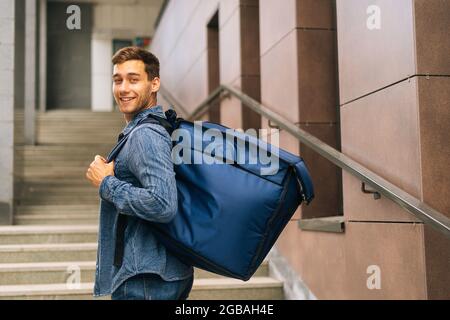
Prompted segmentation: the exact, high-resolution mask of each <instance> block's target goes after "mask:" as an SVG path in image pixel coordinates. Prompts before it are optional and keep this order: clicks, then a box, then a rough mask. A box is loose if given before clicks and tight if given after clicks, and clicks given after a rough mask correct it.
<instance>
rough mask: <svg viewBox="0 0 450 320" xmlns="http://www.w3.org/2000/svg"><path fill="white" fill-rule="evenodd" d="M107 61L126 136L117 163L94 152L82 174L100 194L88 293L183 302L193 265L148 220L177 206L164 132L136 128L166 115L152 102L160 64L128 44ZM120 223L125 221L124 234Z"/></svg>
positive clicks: (166, 216)
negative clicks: (93, 268) (92, 279)
mask: <svg viewBox="0 0 450 320" xmlns="http://www.w3.org/2000/svg"><path fill="white" fill-rule="evenodd" d="M112 62H113V64H114V70H113V93H114V98H115V100H116V102H117V104H118V106H119V109H120V112H122V113H123V115H124V118H125V121H126V123H127V125H126V127H125V129H124V130H123V131H122V133H121V135H120V136H119V138H120V137H123V136H124V135H127V134H129V137H128V141H127V142H126V144H125V146H124V147H123V149H122V150H121V151H120V153H119V154H118V156H117V157H116V159H115V161H113V162H111V163H107V162H106V160H105V159H104V158H103V157H101V156H99V155H97V156H96V157H95V160H94V161H93V162H92V163H91V165H90V167H89V169H88V170H87V173H86V177H87V179H89V180H90V181H91V183H92V184H93V185H94V186H95V187H97V188H99V195H100V198H101V202H100V226H99V235H98V239H99V240H98V241H99V243H98V253H97V266H96V277H95V287H94V296H103V295H108V294H111V297H112V299H113V300H122V299H123V300H128V299H139V300H150V299H152V300H169V299H171V300H172V299H187V297H188V295H189V293H190V291H191V289H192V284H193V268H192V266H188V265H185V264H184V263H182V262H181V261H180V260H178V259H177V257H175V256H173V255H171V254H170V252H168V251H167V250H166V248H165V247H164V246H163V245H162V244H161V243H159V242H158V240H157V239H156V238H155V237H154V235H153V233H152V229H151V228H150V226H149V224H148V223H147V221H153V222H158V223H168V222H170V221H171V220H172V219H173V218H174V216H175V215H176V212H177V207H178V203H177V188H176V183H175V173H174V170H173V163H172V159H171V145H172V142H171V138H170V136H169V134H168V133H167V131H166V130H165V129H164V128H163V127H162V126H159V125H157V124H151V123H146V124H143V125H140V126H139V127H138V128H136V126H137V124H138V123H139V121H141V120H143V119H145V118H146V117H147V116H148V115H149V114H153V115H156V116H160V117H165V115H164V112H163V109H162V107H161V106H159V105H157V92H158V90H159V87H160V78H159V61H158V58H156V57H155V56H154V55H153V54H152V53H150V52H148V51H146V50H143V49H141V48H137V47H127V48H123V49H121V50H119V51H118V52H117V53H116V54H115V55H114V57H113V59H112ZM135 128H136V129H135ZM134 129H135V130H134ZM119 220H122V221H126V223H125V224H121V225H124V226H125V230H124V231H123V232H122V233H120V232H118V230H117V226H118V221H119ZM120 235H122V236H120ZM116 241H119V242H120V243H121V244H122V250H119V251H121V252H116V246H115V245H116ZM118 257H120V258H119V259H118Z"/></svg>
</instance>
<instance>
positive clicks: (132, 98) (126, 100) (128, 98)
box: [120, 97, 136, 103]
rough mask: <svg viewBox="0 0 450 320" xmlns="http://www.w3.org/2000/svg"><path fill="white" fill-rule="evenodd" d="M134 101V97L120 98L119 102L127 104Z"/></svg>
mask: <svg viewBox="0 0 450 320" xmlns="http://www.w3.org/2000/svg"><path fill="white" fill-rule="evenodd" d="M134 99H136V98H135V97H122V98H120V101H122V102H123V103H127V102H130V101H132V100H134Z"/></svg>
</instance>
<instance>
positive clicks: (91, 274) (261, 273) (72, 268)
mask: <svg viewBox="0 0 450 320" xmlns="http://www.w3.org/2000/svg"><path fill="white" fill-rule="evenodd" d="M268 274H269V273H268V263H267V262H265V263H263V264H262V265H261V267H260V268H259V269H258V270H257V271H256V273H255V275H254V277H267V276H268ZM71 275H75V276H77V277H79V279H80V281H81V282H94V280H95V261H67V262H42V263H8V264H0V283H1V284H2V285H20V284H30V285H31V284H52V283H66V281H67V279H68V278H69V277H70V276H71ZM194 277H195V279H217V278H224V277H222V276H219V275H216V274H213V273H210V272H207V271H204V270H200V269H197V268H195V273H194Z"/></svg>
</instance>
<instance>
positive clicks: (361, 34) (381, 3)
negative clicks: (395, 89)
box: [336, 0, 416, 104]
mask: <svg viewBox="0 0 450 320" xmlns="http://www.w3.org/2000/svg"><path fill="white" fill-rule="evenodd" d="M371 5H377V6H378V7H379V9H380V21H381V23H380V29H374V30H370V29H369V28H368V27H367V20H369V21H371V18H370V17H371V16H372V14H367V9H368V7H369V6H371ZM336 6H337V32H338V43H339V78H340V79H339V82H340V100H341V104H344V103H347V102H349V101H350V100H353V99H356V98H358V97H361V96H363V95H366V94H369V93H371V92H373V91H375V90H379V89H381V88H383V87H385V86H387V85H390V84H393V83H395V82H397V81H399V80H401V79H405V78H407V77H408V76H411V75H413V74H415V70H416V68H415V55H414V26H413V14H412V10H413V9H412V0H396V1H391V0H337V3H336ZM369 25H370V24H369Z"/></svg>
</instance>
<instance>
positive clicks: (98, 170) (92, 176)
mask: <svg viewBox="0 0 450 320" xmlns="http://www.w3.org/2000/svg"><path fill="white" fill-rule="evenodd" d="M107 176H114V161H111V162H110V163H106V159H105V158H103V157H102V156H99V155H96V156H95V160H94V161H92V163H91V165H90V166H89V169H88V170H87V172H86V178H87V179H88V180H90V181H91V183H92V184H93V185H94V186H95V187H97V188H98V187H100V184H101V183H102V181H103V179H104V178H105V177H107Z"/></svg>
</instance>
